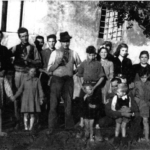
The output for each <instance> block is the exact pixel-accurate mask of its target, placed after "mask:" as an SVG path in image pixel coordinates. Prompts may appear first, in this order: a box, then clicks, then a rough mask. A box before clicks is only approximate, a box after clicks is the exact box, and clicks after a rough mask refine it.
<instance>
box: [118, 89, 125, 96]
mask: <svg viewBox="0 0 150 150" xmlns="http://www.w3.org/2000/svg"><path fill="white" fill-rule="evenodd" d="M117 95H118V96H119V97H123V96H124V95H126V92H125V91H123V90H122V89H117Z"/></svg>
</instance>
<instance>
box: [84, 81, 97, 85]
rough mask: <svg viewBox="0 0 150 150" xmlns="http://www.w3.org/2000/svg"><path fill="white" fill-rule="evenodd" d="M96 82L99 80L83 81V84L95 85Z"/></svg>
mask: <svg viewBox="0 0 150 150" xmlns="http://www.w3.org/2000/svg"><path fill="white" fill-rule="evenodd" d="M96 83H97V81H84V82H83V85H85V84H91V85H94V84H96Z"/></svg>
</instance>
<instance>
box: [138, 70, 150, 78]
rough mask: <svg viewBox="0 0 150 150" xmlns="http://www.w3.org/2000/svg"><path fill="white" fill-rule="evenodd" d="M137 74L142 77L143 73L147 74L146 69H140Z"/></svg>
mask: <svg viewBox="0 0 150 150" xmlns="http://www.w3.org/2000/svg"><path fill="white" fill-rule="evenodd" d="M138 74H139V77H142V76H144V75H147V76H148V75H149V73H148V71H147V70H145V69H144V70H142V71H140V72H139V73H138Z"/></svg>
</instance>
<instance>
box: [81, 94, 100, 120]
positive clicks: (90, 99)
mask: <svg viewBox="0 0 150 150" xmlns="http://www.w3.org/2000/svg"><path fill="white" fill-rule="evenodd" d="M89 104H91V105H95V106H96V107H95V108H90V106H89ZM98 107H99V99H98V98H97V97H96V96H94V95H91V96H86V95H85V97H84V117H83V118H85V119H95V117H96V115H97V110H98Z"/></svg>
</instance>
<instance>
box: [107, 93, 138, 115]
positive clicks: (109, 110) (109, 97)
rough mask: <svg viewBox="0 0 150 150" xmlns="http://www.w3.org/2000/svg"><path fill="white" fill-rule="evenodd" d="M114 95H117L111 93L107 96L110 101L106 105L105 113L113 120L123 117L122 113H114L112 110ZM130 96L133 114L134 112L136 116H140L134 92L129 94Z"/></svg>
mask: <svg viewBox="0 0 150 150" xmlns="http://www.w3.org/2000/svg"><path fill="white" fill-rule="evenodd" d="M114 95H115V94H113V93H111V94H109V95H108V96H107V98H108V99H109V103H108V104H106V105H105V113H106V115H107V116H109V117H111V118H119V117H121V112H118V111H113V110H112V109H111V103H112V98H113V97H114ZM129 96H130V97H131V112H134V114H135V116H139V109H138V106H137V104H136V102H135V100H134V97H133V94H132V92H130V93H129Z"/></svg>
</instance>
